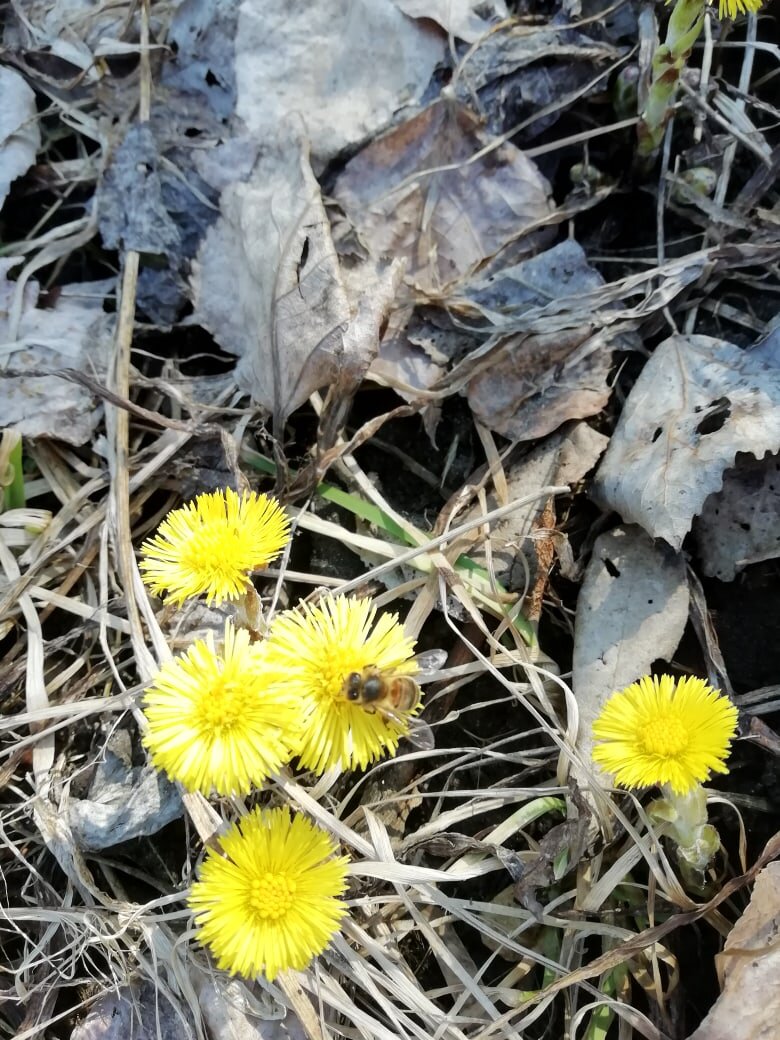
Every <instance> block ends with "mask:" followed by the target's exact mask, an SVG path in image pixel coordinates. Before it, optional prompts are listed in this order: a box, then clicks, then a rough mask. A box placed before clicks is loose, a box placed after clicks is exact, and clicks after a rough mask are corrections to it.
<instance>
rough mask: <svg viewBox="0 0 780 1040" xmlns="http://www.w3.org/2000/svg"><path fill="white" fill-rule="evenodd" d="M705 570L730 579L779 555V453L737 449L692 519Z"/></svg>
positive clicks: (724, 578)
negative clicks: (756, 453) (739, 452)
mask: <svg viewBox="0 0 780 1040" xmlns="http://www.w3.org/2000/svg"><path fill="white" fill-rule="evenodd" d="M693 530H694V534H695V536H696V544H697V546H698V550H699V557H700V558H701V561H702V568H703V570H704V573H705V574H709V575H711V576H712V577H715V578H720V579H721V581H731V580H732V578H733V577H734V575H735V574H736V573H737V572H738V571H741V570H742V569H743V568H744V567H747V566H748V565H749V564H751V563H758V562H759V561H760V560H768V559H773V558H775V557H777V556H780V456H778V455H768V456H766V458H763V459H755V458H753V457H752V456H750V455H739V456H738V457H737V464H736V466H735V467H734V468H733V469H729V470H727V471H726V473H725V474H724V477H723V487H722V489H721V490H720V491H718V492H717V493H716V494H714V495H710V496H709V498H708V499H707V500H706V502H705V503H704V506H703V508H702V511H701V516H699V517H697V518H696V520H695V521H694V525H693Z"/></svg>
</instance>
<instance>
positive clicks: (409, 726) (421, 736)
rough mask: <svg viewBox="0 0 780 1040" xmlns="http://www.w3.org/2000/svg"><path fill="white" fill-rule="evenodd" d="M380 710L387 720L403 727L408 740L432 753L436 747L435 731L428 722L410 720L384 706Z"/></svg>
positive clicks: (406, 716)
mask: <svg viewBox="0 0 780 1040" xmlns="http://www.w3.org/2000/svg"><path fill="white" fill-rule="evenodd" d="M379 710H380V711H381V713H382V715H383V716H384V717H385V718H386V719H392V721H393V722H395V724H396V725H397V726H399V727H403V729H405V730H406V734H405V736H406V739H407V740H408V741H409V743H410V744H414V746H415V747H417V748H419V749H420V750H421V751H432V750H433V748H434V747H435V746H436V743H435V741H434V739H433V730H432V729H431V727H430V726H429V725H428V723H427V722H424V721H423V720H422V719H417V718H409V716H408V715H402V714H401V713H400V712H398V711H395V710H394V709H393V708H388V707H387V706H383V707H382V708H380V709H379Z"/></svg>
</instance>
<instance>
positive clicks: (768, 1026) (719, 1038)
mask: <svg viewBox="0 0 780 1040" xmlns="http://www.w3.org/2000/svg"><path fill="white" fill-rule="evenodd" d="M778 940H780V863H777V862H775V863H768V864H767V865H766V866H765V867H764V869H763V870H762V871H761V873H760V874H759V875H758V877H757V878H756V883H755V887H754V889H753V895H752V897H751V899H750V904H749V906H748V908H747V910H745V912H744V914H743V915H742V917H740V919H739V920H738V921H737V923H736V924H735V925H734V927H733V928H732V929H731V932H730V933H729V936H728V938H727V939H726V944H725V947H724V950H723V953H721V954H719V955H718V957H717V966H718V974H719V976H720V979H721V987H722V990H723V992H722V993H721V995H720V996H719V997H718V1000H717V1002H716V1004H715V1006H714V1007H713V1008H712V1010H711V1011H710V1013H709V1014H708V1015H707V1017H706V1018H705V1019H704V1021H703V1022H702V1023H701V1025H700V1026H699V1028H698V1029H696V1030H694V1032H693V1033H691V1035H690V1036H689V1037H688V1040H775V1037H776V1036H777V1022H778V1018H780V989H778V985H777V978H778V974H779V973H780V943H779V942H778Z"/></svg>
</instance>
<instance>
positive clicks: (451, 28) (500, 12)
mask: <svg viewBox="0 0 780 1040" xmlns="http://www.w3.org/2000/svg"><path fill="white" fill-rule="evenodd" d="M393 3H394V4H395V5H396V7H398V8H400V10H402V11H403V12H404V14H408V15H409V17H410V18H430V19H431V21H434V22H438V23H439V25H440V26H441V27H442V28H443V29H446V31H447V32H448V33H451V34H452V35H453V36H457V37H458V38H459V39H461V40H465V41H466V43H474V41H475V40H478V39H479V38H480V36H484V35H485V33H487V32H489V30H490V26H491V23H492V22H495V21H498V20H499V19H501V18H506V17H507V9H506V4H505V3H504V0H488V2H485V0H393Z"/></svg>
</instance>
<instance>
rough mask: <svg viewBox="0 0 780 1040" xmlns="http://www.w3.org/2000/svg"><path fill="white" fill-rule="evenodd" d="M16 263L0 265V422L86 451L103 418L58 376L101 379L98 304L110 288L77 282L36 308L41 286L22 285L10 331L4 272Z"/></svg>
mask: <svg viewBox="0 0 780 1040" xmlns="http://www.w3.org/2000/svg"><path fill="white" fill-rule="evenodd" d="M19 263H20V258H19V257H4V258H0V342H2V343H4V344H5V346H4V353H5V355H6V359H5V363H4V367H3V370H2V379H0V417H1V418H0V422H2V425H3V426H7V427H10V428H12V429H16V430H18V431H19V433H21V434H24V435H25V436H26V437H47V436H48V437H58V438H59V439H60V440H63V441H66V442H67V443H68V444H84V443H85V442H86V441H88V440H89V439H90V437H91V436H92V434H93V432H94V430H95V428H96V426H97V425H98V423H99V421H100V415H101V412H100V410H99V407H98V406H97V402H96V401H95V399H94V397H93V396H92V394H91V393H90V392H89V390H87V389H85V388H84V387H83V386H79V385H77V384H76V383H73V382H69V381H68V380H65V379H62V378H61V377H60V376H59V375H58V374H57V373H58V372H60V371H61V370H62V369H64V368H75V369H78V370H81V371H85V372H88V373H89V374H90V375H92V376H93V377H94V376H97V377H98V378H101V377H104V376H105V371H106V367H107V364H108V357H109V351H110V344H111V335H112V326H113V317H112V316H111V315H110V314H106V312H105V311H104V310H103V300H104V299H105V297H106V296H107V295H109V293H110V292H112V291H113V289H114V283H113V281H103V282H81V283H79V284H77V285H64V286H61V287H59V289H58V290H57V292H56V296H55V298H54V305H53V306H49V307H38V306H36V304H37V302H38V293H39V287H38V284H37V283H36V282H34V281H29V282H27V284H26V286H25V290H24V294H23V299H22V310H21V316H20V319H19V323H18V327H17V328H16V329H15V330H12V329H11V327H10V317H9V314H10V312H12V311H13V300H14V297H15V291H16V288H17V283H15V282H13V281H10V280H9V279H8V272H9V271H10V270H11V269H12V268H13V267H15V266H18V265H19Z"/></svg>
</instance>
